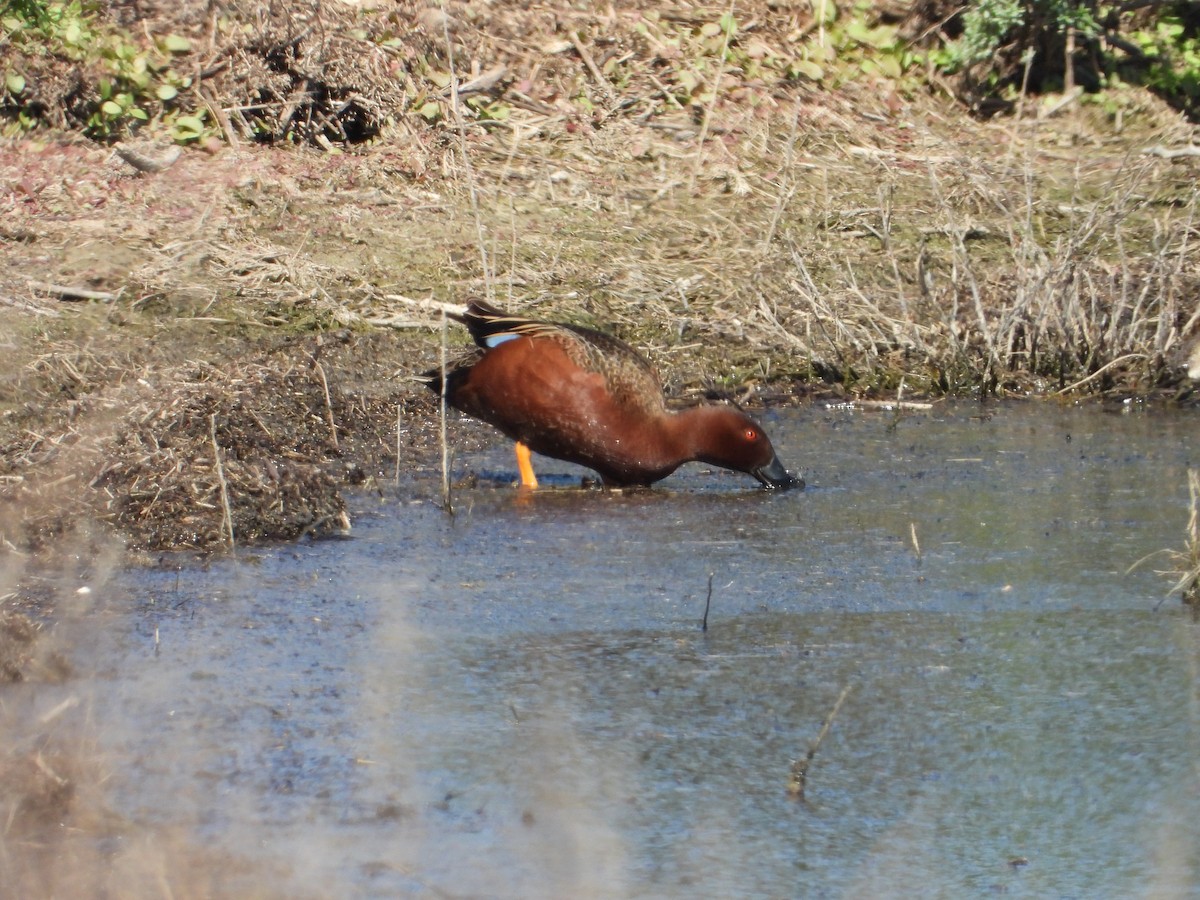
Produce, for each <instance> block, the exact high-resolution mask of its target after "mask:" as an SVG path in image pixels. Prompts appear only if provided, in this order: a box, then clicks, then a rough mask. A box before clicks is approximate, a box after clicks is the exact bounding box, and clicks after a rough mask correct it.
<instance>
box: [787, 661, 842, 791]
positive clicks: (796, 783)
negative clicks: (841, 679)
mask: <svg viewBox="0 0 1200 900" xmlns="http://www.w3.org/2000/svg"><path fill="white" fill-rule="evenodd" d="M853 687H854V685H852V684H848V685H846V686H845V687H844V688H842V692H841V693H840V694H838V698H837V701H836V702H835V703H834V704H833V709H831V710H829V715H827V716H826V717H825V721H824V723H822V725H821V730H820V731H819V732H817V736H816V738H814V739H813V742H812V743H811V744H810V745H809V747H808V752H807V753H806V754H804V758H803V759H798V760H796V761H795V762H793V763H792V774H791V777H790V778H789V779H788V789H787V792H788V796H789V797H791V798H792V799H793V800H799V801H801V802H803V800H804V789H805V788H806V787H807V785H808V767H809V766H810V765H812V761H813V759H814V758H815V757H816V755H817V751H818V750H820V749H821V742H822V741H824V740H825V735H827V734H828V733H829V729H830V727H832V725H833V720H834V719H835V718H837V714H838V710H840V709H841V708H842V703H843V702H844V701H845V699H846V695H847V694H849V693H850V691H851V689H852V688H853Z"/></svg>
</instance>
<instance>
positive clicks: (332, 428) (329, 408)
mask: <svg viewBox="0 0 1200 900" xmlns="http://www.w3.org/2000/svg"><path fill="white" fill-rule="evenodd" d="M313 365H314V366H315V367H316V369H317V375H319V376H320V378H321V390H322V391H324V392H325V418H326V420H327V421H328V422H329V438H330V440H331V441H332V442H333V449H334V450H341V448H340V447H339V446H338V436H337V433H338V430H337V422H336V421H335V420H334V418H333V398H331V397H330V396H329V381H328V380H327V379H326V378H325V367H324V366H323V365H321V363H320V362H319V361H318V360H315V359H314V360H313Z"/></svg>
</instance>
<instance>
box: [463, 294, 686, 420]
mask: <svg viewBox="0 0 1200 900" xmlns="http://www.w3.org/2000/svg"><path fill="white" fill-rule="evenodd" d="M456 318H458V319H459V320H460V321H461V322H462V323H463V324H464V325H466V326H467V330H468V331H470V332H471V337H472V338H474V339H475V343H476V344H478V345H479V346H480V347H486V348H492V347H498V346H499V345H500V344H503V343H504V342H505V341H510V340H513V339H514V338H518V337H530V338H543V339H547V340H552V341H554V342H555V343H557V344H558V345H559V346H561V347H562V348H563V349H564V350H565V351H566V353H567V355H568V356H569V357H570V358H571V360H572V361H573V362H574V363H575V364H576V365H577V366H579V368H581V369H583V370H585V371H588V372H595V373H597V374H599V375H601V376H603V378H604V381H605V384H606V385H607V386H608V391H609V393H610V394H611V395H612V397H613V399H614V400H616V401H617V402H619V403H621V404H624V405H628V406H631V407H634V408H638V409H647V410H660V409H662V408H663V406H664V404H663V389H662V382H661V381H660V380H659V377H658V372H656V371H655V369H654V366H653V365H651V363H650V361H649V360H648V359H646V357H644V356H642V354H640V353H638V351H637V350H635V349H634V348H633V347H631V346H629V344H627V343H625V342H624V341H622V340H620V339H619V338H615V337H613V336H612V335H611V334H605V333H604V332H603V331H597V330H595V329H594V328H585V327H584V326H582V325H568V324H566V323H565V322H544V321H541V320H538V319H527V318H525V317H523V316H514V315H510V314H509V313H506V312H504V311H503V310H501V309H498V308H496V307H494V306H492V305H491V304H490V303H487V302H485V301H483V300H471V301H470V302H469V303H468V304H467V311H466V313H465V314H463V315H462V316H456Z"/></svg>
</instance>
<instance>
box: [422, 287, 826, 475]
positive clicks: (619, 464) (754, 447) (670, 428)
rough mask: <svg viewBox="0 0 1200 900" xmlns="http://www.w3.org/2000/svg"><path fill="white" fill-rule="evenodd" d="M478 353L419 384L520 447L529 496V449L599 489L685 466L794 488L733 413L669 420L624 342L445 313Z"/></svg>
mask: <svg viewBox="0 0 1200 900" xmlns="http://www.w3.org/2000/svg"><path fill="white" fill-rule="evenodd" d="M452 317H453V318H454V319H456V320H457V321H460V322H462V323H463V324H464V325H466V326H467V330H468V331H470V333H471V337H473V338H474V339H475V343H476V344H477V345H478V346H477V348H476V349H475V350H474V351H473V352H472V353H470V354H469V355H467V356H465V357H463V358H462V359H459V360H457V361H455V362H452V363H450V364H449V365H448V366H447V367H446V370H445V373H444V374H443V372H442V370H440V369H434V370H433V371H431V372H427V373H425V375H424V376H423V379H422V380H423V381H424V382H425V383H426V384H428V385H429V387H430V388H432V389H433V390H434V391H435V392H438V393H440V392H441V391H442V381H443V378H444V379H445V391H446V402H447V403H448V404H449V405H450V406H452V407H454V408H455V409H458V410H460V411H462V412H464V413H466V414H467V415H469V416H473V417H474V418H476V419H481V420H483V421H484V422H487V423H488V424H489V425H492V426H494V427H495V428H498V429H499V430H500V431H502V432H503V433H504V434H506V435H507V436H508V437H510V438H512V439H513V440H514V441H516V442H517V465H518V468H519V470H520V473H521V484H522V485H524V486H526V487H536V486H537V478H536V476H535V475H534V473H533V466H532V464H531V462H530V450H533V451H536V452H537V453H541V454H543V455H544V456H551V457H554V458H555V459H564V460H567V461H569V462H573V463H578V464H579V465H582V466H586V467H587V468H589V469H593V470H595V471H596V472H598V473H599V475H600V477H601V478H602V479H603V481H604V483H605V484H606V485H612V486H619V485H649V484H653V483H654V482H656V481H659V480H660V479H662V478H666V477H667V476H668V475H670V474H671V473H672V472H674V471H675V470H676V469H677V468H679V466H681V465H683V464H684V463H686V462H692V461H698V462H703V463H708V464H709V465H714V466H721V467H722V468H726V469H732V470H734V471H737V472H746V473H747V474H749V475H753V476H754V477H755V478H757V479H758V480H759V482H761V483H762V484H763V485H764V486H765V487H768V488H789V487H803V486H804V482H803V480H802V479H799V478H796V477H795V476H793V475H790V474H788V471H787V470H786V469H785V468H784V467H783V464H782V463H781V462H780V461H779V457H777V456H776V455H775V449H774V448H773V447H772V446H771V441H770V439H769V438H768V437H767V435H766V432H764V431H763V429H762V427H761V426H759V425H758V424H757V423H756V422H755V421H754V420H753V419H751V418H750V417H749V416H747V415H745V414H744V413H742V412H740V411H739V410H737V409H734V408H733V407H730V406H713V405H707V406H697V407H693V408H691V409H684V410H680V411H678V412H674V411H671V410H669V409H667V406H666V403H665V402H664V400H663V390H662V383H661V382H660V381H659V378H658V375H657V373H656V372H655V371H654V367H653V366H651V364H650V363H649V362H648V361H647V360H646V359H645V357H643V356H642V355H641V354H639V353H638V352H637V351H636V350H634V349H633V348H632V347H630V346H629V345H628V344H626V343H625V342H623V341H620V340H618V339H617V338H615V337H612V336H611V335H608V334H605V333H603V332H600V331H595V330H593V329H591V328H583V327H580V326H578V325H567V324H563V323H558V322H541V321H537V320H534V319H526V318H523V317H521V316H514V315H509V314H508V313H506V312H503V311H502V310H499V309H497V308H496V307H494V306H491V305H490V304H488V303H485V302H483V301H481V300H472V301H470V303H468V305H467V309H466V312H465V313H461V314H457V313H456V314H452Z"/></svg>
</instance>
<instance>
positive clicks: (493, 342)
mask: <svg viewBox="0 0 1200 900" xmlns="http://www.w3.org/2000/svg"><path fill="white" fill-rule="evenodd" d="M520 336H521V335H519V334H516V333H515V332H512V331H502V332H500V333H499V334H489V335H488V336H487V337H485V338H484V339H483V342H484V344H486V345H487V347H488V349H489V350H490V349H492V348H493V347H499V346H500V345H501V344H503V343H504V342H505V341H515V340H516V339H517V338H519V337H520Z"/></svg>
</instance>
